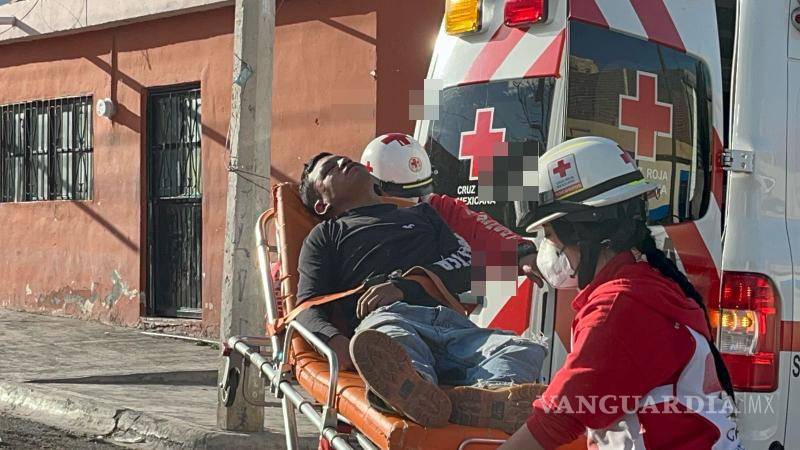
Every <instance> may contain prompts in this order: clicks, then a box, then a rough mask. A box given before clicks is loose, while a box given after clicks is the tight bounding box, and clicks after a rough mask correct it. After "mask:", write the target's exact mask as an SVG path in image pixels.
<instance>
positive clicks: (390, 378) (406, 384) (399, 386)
mask: <svg viewBox="0 0 800 450" xmlns="http://www.w3.org/2000/svg"><path fill="white" fill-rule="evenodd" d="M350 354H351V356H352V357H353V364H354V365H355V366H356V369H357V370H358V373H359V374H360V375H361V377H362V378H363V379H364V382H365V383H366V385H367V387H368V388H369V389H370V390H372V391H373V393H375V395H377V396H378V397H380V398H381V399H382V400H383V401H385V402H386V403H387V404H389V405H390V406H391V407H392V408H394V409H396V410H397V411H399V412H400V413H402V414H403V415H405V416H406V417H408V418H409V419H411V420H413V421H414V422H417V423H418V424H420V425H422V426H424V427H443V426H445V425H447V422H448V420H449V418H450V413H451V412H452V408H451V404H450V399H449V398H448V397H447V394H445V392H444V391H443V390H442V389H441V388H440V387H439V386H437V385H435V384H433V383H431V382H429V381H428V380H426V379H424V378H422V376H420V375H419V374H418V373H417V371H416V370H415V369H414V366H413V365H412V364H411V358H409V356H408V354H407V353H406V351H405V349H404V348H403V347H402V346H401V345H400V344H398V343H397V342H395V341H394V340H392V338H390V337H389V336H387V335H386V334H384V333H381V332H379V331H375V330H364V331H361V332H359V333H358V334H356V335H355V336H354V337H353V339H352V340H351V341H350Z"/></svg>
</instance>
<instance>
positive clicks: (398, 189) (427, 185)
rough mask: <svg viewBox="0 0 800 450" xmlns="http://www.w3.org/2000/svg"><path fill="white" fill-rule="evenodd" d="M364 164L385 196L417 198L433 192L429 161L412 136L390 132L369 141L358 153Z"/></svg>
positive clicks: (426, 154)
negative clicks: (362, 151) (362, 150)
mask: <svg viewBox="0 0 800 450" xmlns="http://www.w3.org/2000/svg"><path fill="white" fill-rule="evenodd" d="M361 164H363V165H364V166H366V167H367V170H369V171H370V173H371V174H372V176H373V177H374V178H375V179H376V181H378V185H379V186H380V188H381V190H383V192H384V193H385V194H386V195H391V196H395V197H420V196H423V195H425V194H429V193H431V192H433V177H432V170H431V161H430V159H429V158H428V153H427V152H426V151H425V149H424V148H423V147H422V145H420V144H419V142H417V141H416V140H415V139H414V138H413V137H411V136H409V135H407V134H404V133H389V134H384V135H383V136H379V137H377V138H376V139H374V140H373V141H372V142H370V143H369V144H368V145H367V147H366V148H365V149H364V153H362V154H361Z"/></svg>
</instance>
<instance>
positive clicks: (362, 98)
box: [272, 0, 444, 182]
mask: <svg viewBox="0 0 800 450" xmlns="http://www.w3.org/2000/svg"><path fill="white" fill-rule="evenodd" d="M278 4H279V8H278V14H277V30H276V36H275V47H276V48H275V82H274V85H273V87H274V93H273V122H272V123H273V138H272V149H273V150H272V177H273V179H272V181H273V182H280V181H296V180H297V179H298V178H299V176H300V172H301V170H302V166H303V163H304V162H305V161H307V160H308V159H309V158H310V157H311V156H313V155H315V154H317V153H319V152H321V151H329V152H335V153H339V154H345V155H348V156H350V157H351V158H354V159H356V160H358V159H360V157H361V151H362V150H363V149H364V147H365V146H366V145H367V143H368V142H369V141H370V140H371V139H373V138H374V137H375V136H376V135H378V134H383V133H386V132H389V131H403V132H407V133H411V132H412V131H413V130H414V122H412V121H410V120H409V119H408V103H409V91H410V90H421V89H422V87H423V80H424V79H425V75H426V74H427V72H428V64H429V62H430V58H431V54H432V53H433V45H434V42H435V40H436V34H437V32H438V31H439V25H440V24H441V20H442V14H443V13H444V2H443V1H439V0H404V1H402V2H400V1H394V0H380V1H374V0H337V1H335V2H331V1H328V0H287V1H283V2H281V1H279V2H278ZM373 74H374V75H373Z"/></svg>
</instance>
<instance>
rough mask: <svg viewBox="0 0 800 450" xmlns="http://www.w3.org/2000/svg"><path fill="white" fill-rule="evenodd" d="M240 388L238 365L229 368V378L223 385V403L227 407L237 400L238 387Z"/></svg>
mask: <svg viewBox="0 0 800 450" xmlns="http://www.w3.org/2000/svg"><path fill="white" fill-rule="evenodd" d="M238 388H239V369H238V368H236V367H233V368H231V369H230V370H228V380H227V382H226V383H225V385H224V386H222V403H223V404H224V405H225V407H226V408H230V407H231V406H233V402H234V401H235V400H236V389H238Z"/></svg>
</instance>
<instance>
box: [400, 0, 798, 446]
mask: <svg viewBox="0 0 800 450" xmlns="http://www.w3.org/2000/svg"><path fill="white" fill-rule="evenodd" d="M445 1H446V9H445V18H444V21H443V26H442V30H441V32H440V35H439V37H438V39H437V42H436V46H435V50H434V54H433V58H432V62H431V66H430V71H429V74H428V80H426V99H427V100H426V108H425V114H426V116H425V117H424V118H423V119H422V120H419V121H418V122H417V127H416V131H415V137H416V138H417V139H418V140H419V141H420V142H422V143H423V144H424V145H425V146H426V148H427V149H428V151H429V154H430V156H431V160H432V163H433V166H434V168H435V170H436V174H435V179H434V182H435V189H436V191H437V192H440V193H446V194H449V195H452V196H455V197H458V198H460V199H462V200H464V201H465V202H466V203H467V204H468V205H469V206H470V207H472V208H473V209H475V210H477V211H485V212H487V213H489V215H491V216H492V217H494V218H496V219H498V220H499V221H501V222H502V223H503V224H504V225H506V226H508V227H510V228H511V229H513V230H515V231H517V232H519V233H520V234H524V229H525V226H526V225H527V224H529V223H530V221H531V217H532V215H533V214H534V213H535V204H534V203H531V202H528V201H515V202H512V201H495V200H486V198H485V197H481V198H479V196H478V189H477V186H478V177H477V176H476V174H477V173H479V172H480V169H481V168H480V167H478V166H479V165H481V164H486V161H487V157H491V156H493V155H494V153H493V152H496V151H497V149H498V148H503V145H499V144H503V143H507V144H509V145H510V144H512V143H521V144H524V145H522V148H524V149H526V150H525V151H532V152H534V154H538V155H541V154H542V153H543V152H546V151H547V149H549V148H552V147H553V146H555V145H557V144H559V143H561V142H563V141H565V140H569V139H573V138H576V137H579V136H589V135H593V136H604V137H607V138H611V139H613V140H615V141H616V142H618V143H619V144H620V146H621V147H622V148H623V149H624V150H626V151H627V152H628V153H629V154H630V156H631V157H633V158H635V159H636V161H637V164H638V165H639V167H640V168H641V170H642V172H643V173H644V175H645V177H646V178H647V179H648V180H650V181H651V182H653V183H656V184H657V185H658V186H659V187H660V188H659V190H658V193H657V195H656V196H655V197H654V198H653V199H652V200H650V215H649V221H650V225H651V226H652V229H653V231H654V234H655V235H656V236H657V241H658V242H659V245H661V246H662V248H664V250H665V251H667V253H668V254H669V255H670V256H671V257H672V258H674V259H675V260H676V262H678V264H679V265H680V267H681V268H682V269H683V270H684V271H685V272H686V273H687V274H688V275H689V276H690V278H691V280H692V281H693V283H694V284H695V285H696V286H697V288H698V290H700V291H701V293H702V294H703V296H704V298H705V299H706V302H707V304H708V306H709V309H710V312H711V314H712V317H713V320H712V322H713V323H714V325H715V327H716V329H717V331H716V332H717V335H718V344H719V348H720V350H721V351H722V353H723V356H724V358H725V360H726V362H727V364H728V367H729V369H730V372H731V374H732V377H733V381H734V384H735V387H736V390H737V405H738V422H739V427H740V429H739V437H740V438H741V439H742V440H743V442H744V443H745V447H746V448H749V449H770V450H776V449H784V448H785V449H800V425H798V424H800V125H798V123H800V4H799V3H798V1H797V0H716V1H715V0H445ZM432 92H433V93H434V94H433V95H432V94H431V93H432ZM429 106H434V108H429ZM505 148H508V147H505ZM488 159H489V160H491V158H488ZM539 170H543V169H542V168H539ZM552 170H554V171H559V173H558V174H555V175H556V176H558V175H560V176H566V175H567V174H568V172H569V171H571V170H573V171H574V170H576V168H574V167H569V164H568V163H567V164H564V166H563V167H555V168H553V169H552ZM580 170H591V168H580ZM509 180H510V181H508V183H510V184H511V183H519V181H513V180H511V179H510V178H509ZM495 184H496V183H495ZM524 200H528V199H524ZM530 237H531V238H532V239H533V238H535V236H530ZM515 292H516V293H515V294H514V295H511V296H508V295H492V293H491V292H490V293H489V294H488V297H487V298H486V299H485V301H484V302H483V305H482V306H481V307H479V308H478V309H477V310H476V312H475V313H474V314H473V320H475V321H476V322H477V323H478V324H479V325H482V326H488V327H496V328H504V329H510V330H514V331H516V332H517V333H519V334H522V335H532V334H538V333H544V334H545V335H546V336H547V337H548V338H549V339H550V347H551V349H552V351H551V355H550V359H549V360H548V361H547V366H546V368H545V370H544V373H545V379H544V380H543V381H545V382H547V381H548V379H549V377H551V376H552V375H553V374H554V373H555V372H556V371H557V370H558V368H559V367H560V366H561V365H562V364H563V362H564V359H565V356H566V354H567V352H568V351H569V343H570V323H571V321H572V318H573V312H572V310H571V306H570V300H571V299H572V297H573V296H574V295H575V293H574V292H568V291H559V292H554V291H549V290H547V289H546V288H545V289H541V290H540V289H536V288H535V286H533V285H532V284H531V283H530V282H529V281H527V280H525V279H522V278H520V279H519V280H518V281H517V283H516V291H515ZM795 294H797V295H795ZM641 357H642V358H658V355H657V354H655V355H641ZM792 424H794V426H792Z"/></svg>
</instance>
